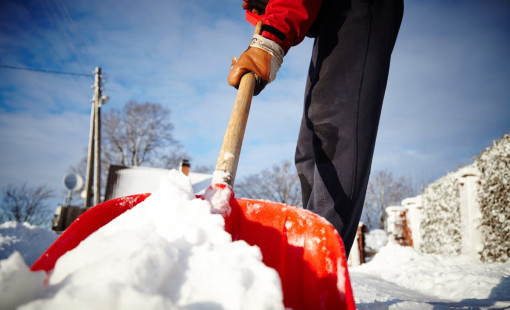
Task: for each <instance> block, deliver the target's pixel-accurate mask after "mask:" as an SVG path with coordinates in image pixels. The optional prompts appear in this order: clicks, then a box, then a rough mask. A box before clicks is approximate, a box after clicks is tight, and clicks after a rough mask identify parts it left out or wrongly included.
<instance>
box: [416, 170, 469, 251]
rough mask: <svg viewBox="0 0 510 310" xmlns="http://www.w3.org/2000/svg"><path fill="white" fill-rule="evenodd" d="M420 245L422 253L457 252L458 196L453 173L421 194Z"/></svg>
mask: <svg viewBox="0 0 510 310" xmlns="http://www.w3.org/2000/svg"><path fill="white" fill-rule="evenodd" d="M422 203H423V218H422V222H421V225H420V227H421V236H422V240H421V241H422V242H421V245H420V248H419V250H420V251H422V252H424V253H435V254H445V255H453V254H460V253H461V240H462V239H461V233H460V195H459V187H458V184H457V177H456V173H449V174H447V175H446V176H444V177H442V178H440V179H439V180H437V181H435V182H434V183H432V184H430V185H429V186H427V188H426V189H425V191H424V192H423V194H422Z"/></svg>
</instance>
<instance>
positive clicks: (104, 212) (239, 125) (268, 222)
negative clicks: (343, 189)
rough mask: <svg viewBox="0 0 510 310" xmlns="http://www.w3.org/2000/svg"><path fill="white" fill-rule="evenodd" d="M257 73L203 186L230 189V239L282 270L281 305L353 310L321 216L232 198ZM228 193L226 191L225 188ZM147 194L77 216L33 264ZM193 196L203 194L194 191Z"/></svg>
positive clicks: (338, 249)
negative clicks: (256, 249)
mask: <svg viewBox="0 0 510 310" xmlns="http://www.w3.org/2000/svg"><path fill="white" fill-rule="evenodd" d="M254 87H255V77H254V76H253V74H246V75H244V77H243V78H242V79H241V84H240V86H239V91H238V93H237V97H236V101H235V103H234V108H233V111H232V115H231V118H230V121H229V125H228V128H227V132H226V133H225V138H224V140H223V145H222V149H221V151H220V155H219V157H218V162H217V165H216V171H215V174H214V176H213V182H212V185H211V186H210V187H209V188H208V190H207V191H206V194H205V197H207V195H208V191H209V192H210V191H229V192H230V199H229V205H230V209H229V212H222V215H223V216H224V218H225V230H226V231H227V232H229V233H230V234H231V235H232V240H233V241H236V240H244V241H246V242H247V243H248V244H250V245H256V246H258V247H259V248H260V250H261V252H262V256H263V262H264V263H265V264H266V265H267V266H269V267H271V268H274V269H275V270H276V271H277V272H278V274H279V275H280V279H281V283H282V290H283V302H284V305H285V307H287V308H291V309H294V310H298V309H310V310H317V309H324V310H328V309H338V310H343V309H346V310H351V309H352V310H354V309H356V305H355V303H354V298H353V294H352V288H351V284H350V279H349V274H348V270H347V259H346V256H345V249H344V245H343V242H342V239H341V238H340V236H339V235H338V233H337V231H336V230H335V228H334V227H333V226H332V225H331V224H330V223H329V222H328V221H327V220H325V219H324V218H322V217H320V216H318V215H316V214H314V213H311V212H309V211H307V210H304V209H301V208H298V207H295V206H291V205H287V204H282V203H275V202H270V201H263V200H254V199H240V198H234V194H233V191H232V189H231V188H232V186H233V182H234V179H235V172H236V170H237V163H238V159H239V155H240V150H241V144H242V139H243V136H244V130H245V128H246V122H247V118H248V113H249V108H250V104H251V99H252V96H253V89H254ZM227 194H228V193H227ZM149 195H150V194H137V195H132V196H126V197H120V198H116V199H112V200H109V201H106V202H103V203H101V204H99V205H96V206H94V207H92V208H90V209H88V210H87V211H86V212H84V213H83V214H82V215H81V216H80V217H78V218H77V219H76V220H75V221H74V222H73V223H72V224H71V225H70V226H69V227H68V228H67V229H66V230H65V231H64V232H63V233H62V235H60V237H59V238H58V239H57V240H55V242H54V243H53V244H52V245H51V246H50V247H49V248H48V249H47V250H46V252H44V253H43V254H42V255H41V257H39V259H38V260H37V261H36V262H35V263H34V264H33V265H32V266H31V268H30V269H31V270H32V271H40V270H44V271H46V272H49V271H51V270H52V269H53V268H54V267H55V263H56V262H57V260H58V259H59V258H60V257H61V256H62V255H64V254H65V253H66V252H68V251H70V250H72V249H74V248H75V247H76V246H78V244H80V242H81V241H83V240H84V239H86V238H87V237H88V236H89V235H90V234H92V233H93V232H95V231H96V230H98V229H99V228H101V227H103V226H104V225H106V224H108V223H109V222H110V221H111V220H113V219H115V218H116V217H117V216H119V215H121V214H122V213H124V212H125V211H127V210H129V209H131V208H133V207H135V206H137V205H138V204H139V203H140V202H142V201H144V200H145V199H146V198H147V197H148V196H149ZM197 198H200V199H205V198H204V197H201V196H197Z"/></svg>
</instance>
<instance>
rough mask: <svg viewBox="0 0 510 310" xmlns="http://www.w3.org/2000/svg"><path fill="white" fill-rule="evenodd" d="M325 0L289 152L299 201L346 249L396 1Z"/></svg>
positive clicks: (370, 147) (360, 198)
mask: <svg viewBox="0 0 510 310" xmlns="http://www.w3.org/2000/svg"><path fill="white" fill-rule="evenodd" d="M331 2H332V4H331V7H330V8H328V11H327V14H326V16H325V17H324V21H323V22H322V24H321V26H320V30H319V34H318V36H317V37H316V39H315V43H314V47H313V53H312V60H311V63H310V69H309V74H308V80H307V85H306V91H305V102H304V113H303V119H302V123H301V129H300V132H299V137H298V143H297V147H296V158H295V160H296V168H297V171H298V175H299V178H300V181H301V186H302V191H303V206H304V207H305V208H306V209H309V210H310V211H313V212H315V213H317V214H319V215H321V216H323V217H325V218H326V219H327V220H329V221H330V222H331V223H332V224H333V226H334V227H335V228H336V229H337V230H338V232H339V233H340V235H341V237H342V239H343V242H344V244H345V248H346V252H347V254H348V253H349V251H350V248H351V246H352V243H353V241H354V237H355V235H356V230H357V226H358V223H359V219H360V217H361V211H362V209H363V204H364V200H365V193H366V188H367V184H368V178H369V174H370V168H371V163H372V155H373V152H374V147H375V139H376V135H377V128H378V124H379V117H380V113H381V107H382V102H383V98H384V92H385V89H386V82H387V78H388V72H389V64H390V58H391V52H392V50H393V46H394V44H395V40H396V37H397V34H398V29H399V27H400V22H401V20H402V14H403V2H402V0H380V1H378V0H374V1H359V0H354V1H347V2H343V3H342V2H340V1H336V2H335V1H331ZM342 6H343V7H342Z"/></svg>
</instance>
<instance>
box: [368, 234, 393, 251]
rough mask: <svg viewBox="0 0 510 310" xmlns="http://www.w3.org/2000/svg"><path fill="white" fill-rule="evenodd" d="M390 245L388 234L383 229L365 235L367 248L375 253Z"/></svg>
mask: <svg viewBox="0 0 510 310" xmlns="http://www.w3.org/2000/svg"><path fill="white" fill-rule="evenodd" d="M387 243H388V233H386V231H385V230H383V229H372V230H371V231H369V232H368V233H366V234H365V247H366V248H368V249H370V250H371V251H373V252H374V253H377V252H379V249H381V248H382V247H384V246H385V245H386V244H387Z"/></svg>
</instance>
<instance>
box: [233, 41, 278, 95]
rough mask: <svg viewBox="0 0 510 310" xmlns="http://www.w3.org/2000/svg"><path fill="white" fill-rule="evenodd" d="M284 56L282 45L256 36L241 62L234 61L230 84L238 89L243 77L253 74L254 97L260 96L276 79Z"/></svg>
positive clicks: (243, 54)
mask: <svg viewBox="0 0 510 310" xmlns="http://www.w3.org/2000/svg"><path fill="white" fill-rule="evenodd" d="M284 55H285V53H284V51H283V49H282V48H281V47H280V45H278V44H277V43H275V42H274V41H273V40H270V39H268V38H265V37H263V36H261V35H258V34H255V35H254V36H253V38H252V40H251V42H250V45H249V47H248V49H247V50H246V51H244V53H242V54H241V57H240V58H239V60H237V59H236V58H233V59H232V67H231V68H230V73H229V75H228V84H230V85H231V86H234V87H236V88H237V87H239V83H240V82H241V78H242V77H243V75H245V74H246V73H248V72H253V73H255V79H256V84H255V91H254V95H255V96H256V95H258V94H259V93H260V92H261V91H262V89H264V87H265V86H266V85H267V84H268V83H271V82H272V81H274V79H275V78H276V73H277V72H278V70H279V69H280V66H281V65H282V62H283V56H284Z"/></svg>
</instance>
